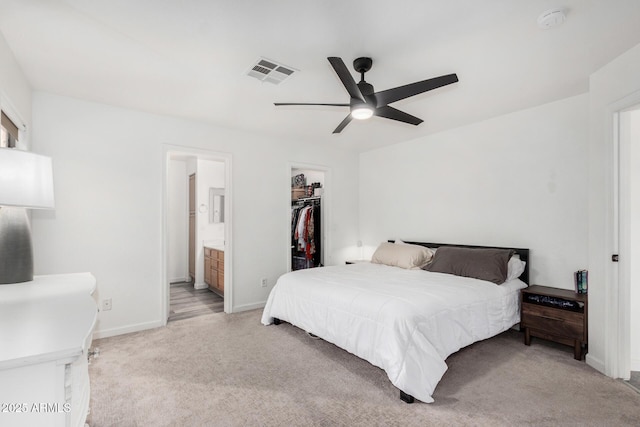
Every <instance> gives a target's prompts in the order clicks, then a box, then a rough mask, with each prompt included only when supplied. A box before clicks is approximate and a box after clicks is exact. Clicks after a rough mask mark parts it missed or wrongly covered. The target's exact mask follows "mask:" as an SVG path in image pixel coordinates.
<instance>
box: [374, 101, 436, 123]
mask: <svg viewBox="0 0 640 427" xmlns="http://www.w3.org/2000/svg"><path fill="white" fill-rule="evenodd" d="M374 114H375V115H376V116H378V117H384V118H385V119H391V120H397V121H399V122H404V123H409V124H412V125H416V126H417V125H419V124H420V123H422V122H423V121H424V120H422V119H420V118H418V117H416V116H412V115H411V114H407V113H405V112H404V111H400V110H398V109H396V108H393V107H389V106H388V105H385V106H383V107H378V108H376V110H375V113H374Z"/></svg>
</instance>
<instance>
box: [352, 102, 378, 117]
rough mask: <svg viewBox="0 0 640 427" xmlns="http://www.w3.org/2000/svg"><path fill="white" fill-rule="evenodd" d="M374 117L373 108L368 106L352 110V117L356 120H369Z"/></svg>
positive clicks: (363, 105) (360, 106) (359, 106)
mask: <svg viewBox="0 0 640 427" xmlns="http://www.w3.org/2000/svg"><path fill="white" fill-rule="evenodd" d="M372 116H373V108H371V107H370V106H368V105H367V104H362V105H358V106H356V107H353V109H352V110H351V117H353V118H354V119H356V120H367V119H370V118H371V117H372Z"/></svg>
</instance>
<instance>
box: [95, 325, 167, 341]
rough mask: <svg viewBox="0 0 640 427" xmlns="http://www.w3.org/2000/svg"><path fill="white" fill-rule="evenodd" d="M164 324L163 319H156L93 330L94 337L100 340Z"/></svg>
mask: <svg viewBox="0 0 640 427" xmlns="http://www.w3.org/2000/svg"><path fill="white" fill-rule="evenodd" d="M161 326H164V325H163V324H162V322H161V321H158V320H155V321H153V322H145V323H138V324H135V325H128V326H122V327H119V328H111V329H103V330H97V331H94V332H93V339H94V340H98V339H100V338H109V337H114V336H116V335H124V334H130V333H132V332H140V331H145V330H147V329H155V328H159V327H161Z"/></svg>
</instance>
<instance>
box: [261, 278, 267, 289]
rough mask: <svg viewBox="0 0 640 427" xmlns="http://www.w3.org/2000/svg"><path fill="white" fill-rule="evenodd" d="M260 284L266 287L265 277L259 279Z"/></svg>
mask: <svg viewBox="0 0 640 427" xmlns="http://www.w3.org/2000/svg"><path fill="white" fill-rule="evenodd" d="M260 286H262V287H263V288H266V287H267V278H266V277H263V278H262V279H260Z"/></svg>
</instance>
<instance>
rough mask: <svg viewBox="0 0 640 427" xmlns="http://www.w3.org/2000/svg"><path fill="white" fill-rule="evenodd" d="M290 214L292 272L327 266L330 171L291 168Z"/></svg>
mask: <svg viewBox="0 0 640 427" xmlns="http://www.w3.org/2000/svg"><path fill="white" fill-rule="evenodd" d="M289 172H290V177H291V211H290V212H291V213H290V239H289V240H290V245H289V252H288V259H289V270H290V271H291V270H302V269H307V268H314V267H321V266H323V265H325V246H326V239H325V235H326V232H325V224H326V212H327V193H326V189H327V181H328V176H327V175H328V170H327V169H325V168H322V167H319V166H309V165H307V166H305V165H290V168H289Z"/></svg>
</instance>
